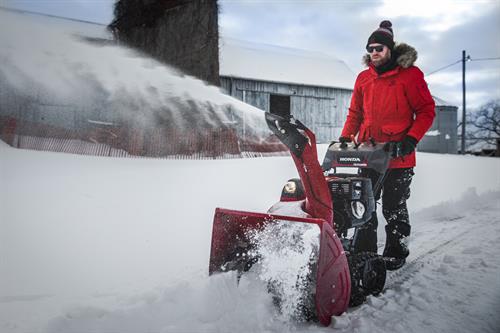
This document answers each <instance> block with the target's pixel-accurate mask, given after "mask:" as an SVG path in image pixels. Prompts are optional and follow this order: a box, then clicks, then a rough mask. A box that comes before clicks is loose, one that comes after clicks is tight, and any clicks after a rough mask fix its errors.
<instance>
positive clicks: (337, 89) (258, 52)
mask: <svg viewBox="0 0 500 333" xmlns="http://www.w3.org/2000/svg"><path fill="white" fill-rule="evenodd" d="M219 57H220V82H221V86H222V88H223V89H224V91H225V92H226V93H228V94H229V95H231V96H233V97H236V98H238V99H240V100H241V101H243V102H245V103H248V104H251V105H253V106H255V107H257V108H259V109H262V110H265V111H268V112H271V113H275V114H279V115H284V116H286V115H293V116H294V117H295V118H297V119H299V120H300V121H302V122H303V123H304V124H305V125H306V126H308V127H309V128H311V129H312V130H313V131H314V132H315V133H316V139H317V141H318V142H319V143H327V142H330V141H331V140H332V139H335V138H338V136H339V134H340V131H341V130H342V126H343V123H344V121H345V118H346V115H347V109H348V107H349V102H350V99H351V94H352V87H353V86H354V81H355V79H356V75H355V74H354V72H352V71H351V70H350V69H349V68H348V67H347V65H346V64H345V63H344V62H343V61H342V60H340V59H337V58H335V57H332V56H330V55H326V54H323V53H320V52H313V51H306V50H299V49H292V48H285V47H280V46H275V45H264V44H257V43H251V42H247V41H241V40H237V39H231V38H224V39H223V40H221V41H220V55H219Z"/></svg>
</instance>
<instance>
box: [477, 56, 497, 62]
mask: <svg viewBox="0 0 500 333" xmlns="http://www.w3.org/2000/svg"><path fill="white" fill-rule="evenodd" d="M484 60H500V57H498V58H477V59H470V61H484Z"/></svg>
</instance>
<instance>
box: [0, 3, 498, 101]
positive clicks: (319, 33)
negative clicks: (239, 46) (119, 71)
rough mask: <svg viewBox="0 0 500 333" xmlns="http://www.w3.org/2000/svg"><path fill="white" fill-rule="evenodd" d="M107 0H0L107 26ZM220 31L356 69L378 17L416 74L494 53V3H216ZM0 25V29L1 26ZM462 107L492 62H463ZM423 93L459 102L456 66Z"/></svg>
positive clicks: (479, 94)
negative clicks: (413, 58)
mask: <svg viewBox="0 0 500 333" xmlns="http://www.w3.org/2000/svg"><path fill="white" fill-rule="evenodd" d="M113 3H114V1H113V0H71V1H69V0H68V1H64V0H31V1H28V0H0V5H1V6H4V7H10V8H18V9H24V10H30V11H34V12H42V13H48V14H52V15H57V16H63V17H70V18H76V19H81V20H87V21H93V22H99V23H109V22H110V21H111V19H112V17H113ZM219 4H220V17H219V25H220V33H221V36H222V37H224V36H227V37H233V38H238V39H242V40H249V41H253V42H258V43H266V44H274V45H282V46H287V47H294V48H301V49H306V50H314V51H322V52H324V53H326V54H329V55H332V56H335V57H337V58H339V59H341V60H344V61H345V62H346V63H347V64H348V66H349V67H350V68H351V69H352V70H353V71H354V72H356V73H357V72H359V71H361V70H362V69H363V66H362V65H361V57H362V55H363V54H364V47H365V45H366V40H367V38H368V36H369V35H370V33H371V32H372V31H373V30H375V29H376V28H377V27H378V24H379V23H380V21H381V20H384V19H388V20H390V21H392V23H393V30H394V33H395V40H396V41H397V42H405V43H407V44H410V45H412V46H414V47H415V48H416V49H417V51H418V53H419V59H418V60H417V63H416V65H417V66H419V67H420V68H421V69H422V71H423V72H424V73H430V72H432V71H434V70H436V69H439V68H441V67H444V66H446V65H449V64H452V63H454V62H457V61H459V60H460V59H461V57H462V50H464V49H465V50H466V51H467V54H468V55H470V56H471V58H472V59H473V60H474V59H482V58H500V37H499V36H500V0H468V1H460V0H455V1H453V0H419V1H415V0H410V1H405V0H399V1H394V0H386V1H383V0H380V1H376V0H364V1H357V0H308V1H306V0H265V1H264V0H261V1H259V0H252V1H250V0H248V1H243V0H221V1H219ZM2 28H3V27H2ZM466 66H467V71H466V76H467V78H466V83H467V107H468V108H473V107H477V106H479V105H481V104H483V103H485V102H486V101H488V100H489V99H493V98H497V99H498V98H500V60H489V61H471V62H467V65H466ZM426 80H427V82H428V83H429V87H430V89H431V93H432V94H433V95H435V96H437V97H440V98H442V99H444V100H447V101H449V102H451V103H453V104H455V105H457V106H461V104H462V65H461V63H457V64H455V65H453V66H451V67H449V68H447V69H444V70H442V71H439V72H437V73H435V74H432V75H429V76H427V77H426Z"/></svg>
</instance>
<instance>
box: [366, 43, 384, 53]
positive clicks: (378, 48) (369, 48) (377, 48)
mask: <svg viewBox="0 0 500 333" xmlns="http://www.w3.org/2000/svg"><path fill="white" fill-rule="evenodd" d="M383 50H384V45H377V46H367V47H366V51H368V53H373V51H377V52H382V51H383Z"/></svg>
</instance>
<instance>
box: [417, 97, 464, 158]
mask: <svg viewBox="0 0 500 333" xmlns="http://www.w3.org/2000/svg"><path fill="white" fill-rule="evenodd" d="M427 133H428V134H427V135H425V136H424V137H423V138H422V140H421V141H420V142H419V144H418V150H419V151H422V152H428V153H441V154H456V153H457V148H458V147H457V142H458V138H457V107H455V106H436V118H435V119H434V123H433V124H432V127H431V129H430V130H429V131H428V132H427Z"/></svg>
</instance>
